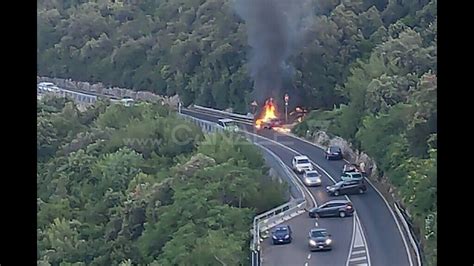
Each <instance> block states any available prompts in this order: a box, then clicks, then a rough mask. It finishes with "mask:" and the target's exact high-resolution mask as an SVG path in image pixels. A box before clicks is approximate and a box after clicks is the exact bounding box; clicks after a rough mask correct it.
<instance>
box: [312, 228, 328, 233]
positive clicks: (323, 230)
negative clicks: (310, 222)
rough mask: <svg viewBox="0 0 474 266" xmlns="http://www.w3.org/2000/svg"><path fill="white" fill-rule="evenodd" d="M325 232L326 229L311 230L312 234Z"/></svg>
mask: <svg viewBox="0 0 474 266" xmlns="http://www.w3.org/2000/svg"><path fill="white" fill-rule="evenodd" d="M325 231H327V230H326V229H324V228H313V229H311V230H310V232H325Z"/></svg>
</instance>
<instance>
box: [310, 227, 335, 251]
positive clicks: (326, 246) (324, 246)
mask: <svg viewBox="0 0 474 266" xmlns="http://www.w3.org/2000/svg"><path fill="white" fill-rule="evenodd" d="M308 247H309V250H311V251H316V250H331V249H332V238H331V234H329V233H328V232H327V230H326V229H324V228H314V229H311V230H310V231H309V236H308Z"/></svg>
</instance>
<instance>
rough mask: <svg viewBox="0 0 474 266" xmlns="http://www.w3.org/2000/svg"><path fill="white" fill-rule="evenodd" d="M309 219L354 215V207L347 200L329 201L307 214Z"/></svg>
mask: <svg viewBox="0 0 474 266" xmlns="http://www.w3.org/2000/svg"><path fill="white" fill-rule="evenodd" d="M308 214H309V217H311V218H316V217H317V216H318V217H331V216H339V217H346V216H351V215H352V214H354V206H352V203H351V202H350V201H348V200H331V201H328V202H325V203H324V204H322V205H321V206H319V207H315V208H313V209H311V210H309V212H308Z"/></svg>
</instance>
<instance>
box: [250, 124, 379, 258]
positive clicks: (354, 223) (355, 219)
mask: <svg viewBox="0 0 474 266" xmlns="http://www.w3.org/2000/svg"><path fill="white" fill-rule="evenodd" d="M246 133H248V134H251V135H254V136H257V137H260V138H262V139H265V140H267V141H270V142H271V143H274V144H277V145H279V146H281V147H283V148H284V149H287V150H289V151H291V152H293V153H295V154H297V155H301V153H299V152H298V151H296V150H294V149H293V148H290V147H288V146H285V145H283V144H281V143H278V142H276V141H274V140H271V139H269V138H266V137H262V136H259V135H256V134H253V133H251V132H248V131H247V132H246ZM261 145H262V144H261ZM262 146H263V145H262ZM310 162H311V163H312V164H313V165H314V166H316V167H317V168H319V169H320V170H321V171H322V172H323V173H324V174H325V175H326V176H327V177H328V178H329V179H331V181H333V182H334V183H336V181H335V180H334V178H333V177H332V176H331V175H330V174H329V173H328V172H327V171H326V170H325V169H323V168H322V167H320V166H319V165H317V164H316V163H315V162H313V161H312V160H310ZM287 167H288V166H287ZM288 168H289V167H288ZM297 179H298V181H299V182H300V183H302V181H301V180H300V179H299V178H297ZM304 187H305V188H306V189H307V187H306V186H304ZM310 195H311V196H312V193H310ZM344 197H345V198H346V199H347V200H348V201H350V199H349V197H348V196H347V195H345V196H344ZM357 222H358V218H357V212H354V215H353V222H352V223H353V230H352V243H354V237H355V236H354V233H355V228H356V227H355V226H356V223H357ZM361 234H363V231H362V230H361ZM362 239H363V241H364V243H366V242H365V237H364V236H362ZM365 250H366V252H367V257H368V265H369V266H370V255H369V250H368V247H367V245H365ZM351 252H352V244H351V246H350V248H349V254H348V257H347V261H346V265H348V264H349V258H350V257H351Z"/></svg>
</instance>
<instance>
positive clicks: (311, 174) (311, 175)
mask: <svg viewBox="0 0 474 266" xmlns="http://www.w3.org/2000/svg"><path fill="white" fill-rule="evenodd" d="M306 176H307V177H318V176H319V174H318V173H317V172H309V173H306Z"/></svg>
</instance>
